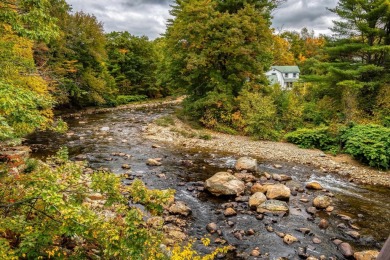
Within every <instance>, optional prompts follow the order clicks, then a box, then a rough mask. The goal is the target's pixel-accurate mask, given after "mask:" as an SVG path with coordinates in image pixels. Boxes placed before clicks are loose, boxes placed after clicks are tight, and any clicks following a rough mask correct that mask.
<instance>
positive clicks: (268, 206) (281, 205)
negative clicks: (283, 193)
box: [257, 200, 289, 213]
mask: <svg viewBox="0 0 390 260" xmlns="http://www.w3.org/2000/svg"><path fill="white" fill-rule="evenodd" d="M288 210H289V209H288V205H287V203H286V202H284V201H280V200H267V201H265V202H263V203H262V204H260V205H259V206H258V207H257V212H258V213H283V212H288Z"/></svg>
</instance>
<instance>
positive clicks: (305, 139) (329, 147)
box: [285, 127, 338, 152]
mask: <svg viewBox="0 0 390 260" xmlns="http://www.w3.org/2000/svg"><path fill="white" fill-rule="evenodd" d="M285 138H286V139H287V141H288V142H290V143H293V144H297V145H299V147H301V148H318V149H321V150H324V151H331V152H336V151H337V148H338V147H337V144H338V138H337V135H335V134H332V133H331V131H330V130H329V127H317V128H313V129H308V128H301V129H298V130H297V131H294V132H291V133H288V134H286V135H285Z"/></svg>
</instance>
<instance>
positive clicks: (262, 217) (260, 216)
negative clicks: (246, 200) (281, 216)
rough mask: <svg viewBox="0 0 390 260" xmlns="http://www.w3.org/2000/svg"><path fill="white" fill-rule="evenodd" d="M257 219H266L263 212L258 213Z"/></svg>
mask: <svg viewBox="0 0 390 260" xmlns="http://www.w3.org/2000/svg"><path fill="white" fill-rule="evenodd" d="M256 219H258V220H263V219H264V215H263V214H258V215H256Z"/></svg>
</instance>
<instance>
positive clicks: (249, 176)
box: [234, 173, 256, 182]
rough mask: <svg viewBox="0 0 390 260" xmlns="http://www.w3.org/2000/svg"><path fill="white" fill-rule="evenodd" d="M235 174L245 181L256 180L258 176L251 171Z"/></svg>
mask: <svg viewBox="0 0 390 260" xmlns="http://www.w3.org/2000/svg"><path fill="white" fill-rule="evenodd" d="M234 176H235V177H236V178H237V179H239V180H241V181H244V182H255V181H256V177H255V176H253V175H252V174H249V173H235V174H234Z"/></svg>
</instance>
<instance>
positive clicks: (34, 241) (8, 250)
mask: <svg viewBox="0 0 390 260" xmlns="http://www.w3.org/2000/svg"><path fill="white" fill-rule="evenodd" d="M66 157H67V155H66V149H62V150H61V151H60V152H59V154H58V156H57V157H55V158H51V159H50V160H49V161H48V163H46V164H45V163H39V164H37V165H34V167H30V169H31V172H30V173H28V174H19V175H12V174H6V175H3V176H1V179H0V183H1V186H2V187H7V188H2V189H0V258H1V259H49V258H58V259H62V258H70V259H100V258H102V259H162V258H166V256H165V255H164V254H163V253H162V252H161V250H160V248H159V245H160V244H161V241H162V240H161V239H162V233H161V231H159V230H156V229H152V228H148V227H147V226H146V224H145V222H144V219H143V218H144V213H143V212H141V211H140V210H139V209H137V208H136V207H129V205H128V198H126V196H124V195H123V194H133V195H134V194H136V196H137V197H136V196H135V195H134V197H133V198H132V199H133V200H137V201H139V202H140V203H145V205H146V207H151V209H157V211H158V209H160V208H161V207H162V203H164V202H165V201H166V200H167V199H166V198H167V196H168V195H172V192H163V191H149V190H147V189H146V187H144V186H143V185H142V184H140V183H139V182H136V183H137V185H138V186H133V187H124V186H122V185H121V182H120V179H119V177H118V176H116V175H114V174H111V173H108V172H95V173H93V174H84V173H83V166H82V165H80V164H78V163H73V162H69V161H67V160H66ZM34 168H35V169H34ZM135 191H140V192H141V193H135ZM140 196H142V198H140ZM4 256H7V257H4Z"/></svg>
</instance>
